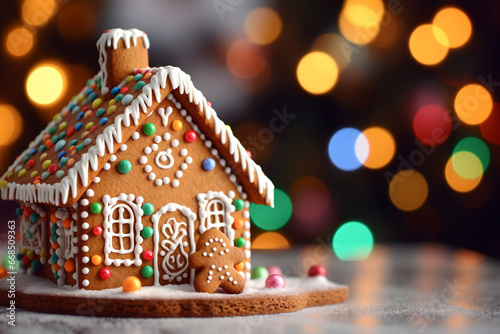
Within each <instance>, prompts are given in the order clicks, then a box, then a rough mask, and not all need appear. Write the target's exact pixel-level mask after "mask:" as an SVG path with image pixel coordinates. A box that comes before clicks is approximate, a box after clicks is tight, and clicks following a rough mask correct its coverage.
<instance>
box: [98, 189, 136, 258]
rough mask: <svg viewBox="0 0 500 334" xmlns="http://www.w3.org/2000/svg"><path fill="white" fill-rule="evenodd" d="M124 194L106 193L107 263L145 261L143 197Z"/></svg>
mask: <svg viewBox="0 0 500 334" xmlns="http://www.w3.org/2000/svg"><path fill="white" fill-rule="evenodd" d="M134 199H135V196H133V195H126V194H121V195H120V196H118V197H113V198H110V197H109V196H107V195H106V196H104V197H103V203H104V209H103V214H104V226H103V228H104V234H103V235H104V263H105V264H106V265H110V264H114V265H115V266H119V265H122V264H123V265H125V266H130V265H131V264H135V265H136V266H139V265H141V264H142V260H141V258H140V254H141V252H142V247H141V243H142V240H143V239H142V236H141V234H140V233H141V230H142V227H143V226H142V222H141V216H142V210H141V205H142V201H143V198H142V197H137V199H136V200H135V202H134Z"/></svg>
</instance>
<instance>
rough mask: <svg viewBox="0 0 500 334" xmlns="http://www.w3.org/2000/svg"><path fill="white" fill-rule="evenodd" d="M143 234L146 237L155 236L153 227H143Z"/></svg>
mask: <svg viewBox="0 0 500 334" xmlns="http://www.w3.org/2000/svg"><path fill="white" fill-rule="evenodd" d="M141 235H142V237H143V238H144V239H148V238H151V237H152V236H153V228H151V227H149V226H147V227H145V228H143V229H142V231H141Z"/></svg>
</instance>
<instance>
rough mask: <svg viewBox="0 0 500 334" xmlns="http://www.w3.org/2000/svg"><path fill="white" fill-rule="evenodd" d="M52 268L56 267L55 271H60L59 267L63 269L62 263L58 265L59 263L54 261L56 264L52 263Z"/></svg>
mask: <svg viewBox="0 0 500 334" xmlns="http://www.w3.org/2000/svg"><path fill="white" fill-rule="evenodd" d="M52 269H54V271H58V270H59V269H61V266H60V265H58V264H57V263H54V264H53V265H52Z"/></svg>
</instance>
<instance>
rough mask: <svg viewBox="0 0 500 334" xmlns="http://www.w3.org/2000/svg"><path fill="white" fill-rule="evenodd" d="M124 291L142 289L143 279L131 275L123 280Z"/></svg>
mask: <svg viewBox="0 0 500 334" xmlns="http://www.w3.org/2000/svg"><path fill="white" fill-rule="evenodd" d="M122 288H123V292H134V291H139V290H140V289H141V281H140V280H139V279H138V278H137V277H135V276H129V277H127V278H125V280H124V281H123V285H122Z"/></svg>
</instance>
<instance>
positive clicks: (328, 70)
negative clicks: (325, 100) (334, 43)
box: [297, 51, 339, 94]
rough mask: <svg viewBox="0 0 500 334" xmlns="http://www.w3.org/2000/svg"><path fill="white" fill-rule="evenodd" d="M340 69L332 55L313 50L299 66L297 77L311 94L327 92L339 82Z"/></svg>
mask: <svg viewBox="0 0 500 334" xmlns="http://www.w3.org/2000/svg"><path fill="white" fill-rule="evenodd" d="M338 75H339V69H338V67H337V63H336V62H335V60H333V58H332V57H330V56H329V55H327V54H326V53H324V52H317V51H313V52H310V53H308V54H307V55H305V56H304V57H303V58H302V59H301V60H300V62H299V65H298V66H297V79H298V80H299V83H300V85H301V86H302V88H303V89H304V90H306V91H307V92H309V93H311V94H325V93H327V92H328V91H330V90H331V89H332V88H333V86H335V83H337V79H338Z"/></svg>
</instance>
